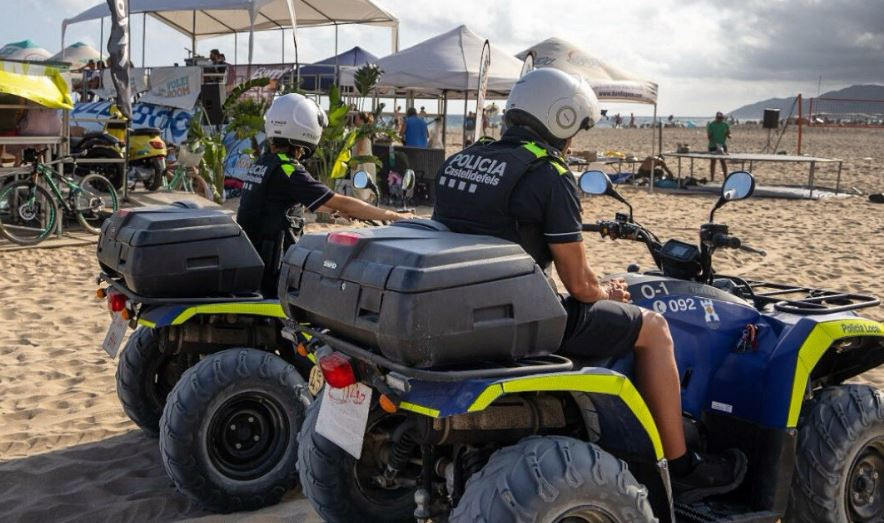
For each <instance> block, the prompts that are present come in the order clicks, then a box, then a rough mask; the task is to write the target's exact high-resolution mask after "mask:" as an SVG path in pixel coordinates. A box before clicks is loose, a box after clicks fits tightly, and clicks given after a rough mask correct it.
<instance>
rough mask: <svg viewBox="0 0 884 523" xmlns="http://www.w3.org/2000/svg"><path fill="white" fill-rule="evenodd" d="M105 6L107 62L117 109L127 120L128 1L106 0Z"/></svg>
mask: <svg viewBox="0 0 884 523" xmlns="http://www.w3.org/2000/svg"><path fill="white" fill-rule="evenodd" d="M107 5H108V7H110V12H111V33H110V37H109V38H108V39H107V52H108V57H107V60H108V63H109V64H110V70H111V78H112V79H113V83H114V86H115V87H116V88H117V107H118V108H119V109H120V111H121V112H122V113H123V115H125V116H126V117H127V118H129V117H130V116H131V115H132V99H131V98H132V95H131V93H130V92H129V0H107Z"/></svg>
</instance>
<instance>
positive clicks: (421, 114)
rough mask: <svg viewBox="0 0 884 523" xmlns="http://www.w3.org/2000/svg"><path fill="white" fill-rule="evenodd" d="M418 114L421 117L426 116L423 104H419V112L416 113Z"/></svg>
mask: <svg viewBox="0 0 884 523" xmlns="http://www.w3.org/2000/svg"><path fill="white" fill-rule="evenodd" d="M418 115H419V116H420V117H421V118H426V117H427V110H426V109H424V106H421V112H420V113H418Z"/></svg>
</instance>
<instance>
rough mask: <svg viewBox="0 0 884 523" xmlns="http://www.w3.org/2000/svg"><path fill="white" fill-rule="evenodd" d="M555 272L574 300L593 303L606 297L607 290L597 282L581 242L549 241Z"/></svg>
mask: <svg viewBox="0 0 884 523" xmlns="http://www.w3.org/2000/svg"><path fill="white" fill-rule="evenodd" d="M549 249H550V251H552V255H553V261H554V262H555V264H556V272H557V273H558V274H559V278H560V279H561V280H562V283H563V284H564V285H565V289H567V290H568V293H569V294H570V295H571V296H572V297H573V298H574V299H576V300H578V301H581V302H583V303H595V302H597V301H599V300H605V299H608V292H607V291H606V290H605V289H603V288H602V286H601V285H600V284H599V279H598V278H597V277H596V275H595V273H594V272H592V269H590V268H589V264H588V263H586V253H585V252H584V250H583V242H582V241H581V242H569V243H550V244H549Z"/></svg>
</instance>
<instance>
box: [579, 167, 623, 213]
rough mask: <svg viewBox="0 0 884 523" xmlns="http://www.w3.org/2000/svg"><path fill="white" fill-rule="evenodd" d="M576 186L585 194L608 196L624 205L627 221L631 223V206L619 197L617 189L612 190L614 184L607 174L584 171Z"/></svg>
mask: <svg viewBox="0 0 884 523" xmlns="http://www.w3.org/2000/svg"><path fill="white" fill-rule="evenodd" d="M577 185H578V186H580V190H581V191H583V192H584V193H586V194H593V195H598V196H602V195H603V196H610V197H611V198H614V199H615V200H617V201H618V202H621V203H623V204H625V205H626V206H627V207H629V221H630V222H632V205H629V202H627V201H626V198H624V197H623V196H621V195H620V193H619V192H617V189H614V183H613V182H611V178H609V177H608V175H607V174H605V173H603V172H602V171H586V172H585V173H583V174H581V175H580V179H579V180H578V181H577Z"/></svg>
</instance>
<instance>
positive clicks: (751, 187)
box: [709, 171, 755, 223]
mask: <svg viewBox="0 0 884 523" xmlns="http://www.w3.org/2000/svg"><path fill="white" fill-rule="evenodd" d="M754 192H755V177H754V176H752V173H750V172H748V171H734V172H732V173H730V174H729V175H727V178H725V179H724V183H723V184H721V196H720V197H719V198H718V202H716V203H715V207H713V208H712V212H710V213H709V222H710V223H711V222H712V221H713V219H714V218H715V211H717V210H718V209H720V208H721V206H722V205H724V204H726V203H727V202H735V201H739V200H745V199H746V198H748V197H750V196H752V193H754Z"/></svg>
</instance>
